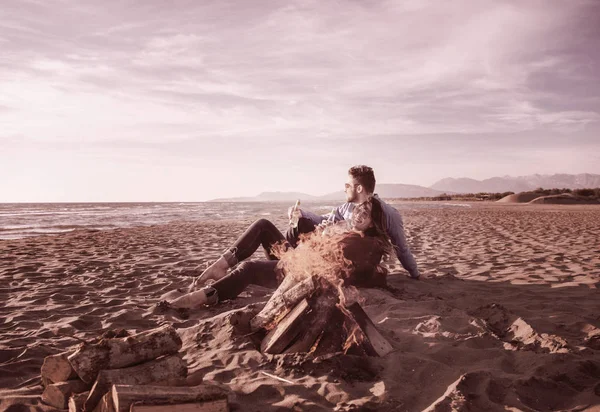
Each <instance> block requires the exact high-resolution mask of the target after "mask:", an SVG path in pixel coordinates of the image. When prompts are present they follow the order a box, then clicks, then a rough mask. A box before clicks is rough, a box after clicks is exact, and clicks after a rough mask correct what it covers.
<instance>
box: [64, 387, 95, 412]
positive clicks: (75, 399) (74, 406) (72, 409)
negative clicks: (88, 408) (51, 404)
mask: <svg viewBox="0 0 600 412" xmlns="http://www.w3.org/2000/svg"><path fill="white" fill-rule="evenodd" d="M89 394H90V393H89V392H81V393H74V394H73V395H71V397H70V398H69V412H81V411H82V410H83V404H84V403H85V400H86V399H87V397H88V396H89Z"/></svg>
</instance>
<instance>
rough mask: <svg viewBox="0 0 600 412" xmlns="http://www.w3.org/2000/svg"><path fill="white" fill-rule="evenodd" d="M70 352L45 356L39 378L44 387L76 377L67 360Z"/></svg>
mask: <svg viewBox="0 0 600 412" xmlns="http://www.w3.org/2000/svg"><path fill="white" fill-rule="evenodd" d="M70 354H71V352H63V353H57V354H56V355H50V356H46V357H45V358H44V363H43V364H42V370H41V376H42V383H43V384H44V386H46V385H47V384H50V383H58V382H65V381H68V380H70V379H74V378H76V377H77V374H76V373H75V370H73V367H72V366H71V363H70V362H69V360H68V359H67V358H68V357H69V355H70Z"/></svg>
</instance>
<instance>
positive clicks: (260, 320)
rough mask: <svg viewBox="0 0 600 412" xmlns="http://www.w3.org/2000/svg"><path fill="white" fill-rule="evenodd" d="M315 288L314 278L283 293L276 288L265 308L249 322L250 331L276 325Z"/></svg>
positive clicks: (280, 289)
mask: <svg viewBox="0 0 600 412" xmlns="http://www.w3.org/2000/svg"><path fill="white" fill-rule="evenodd" d="M286 279H287V277H286ZM316 288H317V281H316V279H315V277H314V276H311V277H308V278H306V279H304V280H303V281H301V282H299V283H297V284H295V285H294V286H293V287H291V288H289V289H288V290H285V291H283V290H284V288H277V290H276V291H275V292H274V293H273V296H271V299H269V301H268V302H267V304H266V305H265V307H264V308H263V309H262V310H261V311H260V312H259V313H258V315H256V316H255V317H254V318H253V319H252V320H251V321H250V327H251V328H252V330H259V329H261V328H268V327H269V326H271V325H272V324H275V323H277V322H278V321H279V320H280V319H282V318H283V317H284V316H285V315H286V314H287V313H288V312H289V311H290V310H292V309H293V308H294V306H296V305H297V304H298V302H300V301H301V300H302V299H304V298H306V297H309V296H310V295H311V294H312V293H313V292H314V291H315V290H316Z"/></svg>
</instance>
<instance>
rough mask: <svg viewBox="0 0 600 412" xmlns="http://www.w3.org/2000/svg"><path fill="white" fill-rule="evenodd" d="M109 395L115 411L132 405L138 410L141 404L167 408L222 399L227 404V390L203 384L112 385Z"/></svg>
mask: <svg viewBox="0 0 600 412" xmlns="http://www.w3.org/2000/svg"><path fill="white" fill-rule="evenodd" d="M111 395H112V402H113V406H114V409H115V411H116V412H127V411H129V410H130V408H131V406H132V405H135V408H136V410H140V409H139V408H140V407H141V406H148V407H150V406H152V407H154V406H162V407H164V408H167V407H170V406H171V405H173V404H178V405H185V404H198V405H202V404H203V403H205V402H213V401H224V402H225V405H227V392H226V391H225V390H224V389H221V388H219V387H216V386H212V385H205V384H202V385H198V386H185V387H172V386H140V385H113V387H112V390H111ZM165 410H171V409H165ZM177 410H179V409H177ZM198 410H204V409H198ZM207 410H211V409H207Z"/></svg>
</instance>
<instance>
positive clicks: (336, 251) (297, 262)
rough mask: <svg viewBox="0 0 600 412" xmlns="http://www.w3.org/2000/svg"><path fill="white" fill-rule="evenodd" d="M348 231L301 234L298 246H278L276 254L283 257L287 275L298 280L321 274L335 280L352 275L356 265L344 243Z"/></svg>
mask: <svg viewBox="0 0 600 412" xmlns="http://www.w3.org/2000/svg"><path fill="white" fill-rule="evenodd" d="M344 237H345V234H336V235H332V236H316V235H314V236H304V235H302V236H301V242H300V243H299V244H298V247H296V248H295V249H292V248H287V247H285V245H283V244H280V245H276V246H275V247H274V248H273V250H272V251H273V254H274V255H275V256H277V257H278V258H279V265H280V267H282V268H283V269H284V270H285V272H286V275H287V276H293V277H294V279H295V280H296V281H301V280H302V279H304V278H306V277H309V276H313V275H318V276H320V277H322V278H324V279H327V280H329V281H330V282H331V283H334V284H335V283H336V282H337V280H338V279H340V278H341V279H345V278H347V277H348V276H349V274H350V272H351V270H352V267H353V264H352V261H350V260H348V259H347V258H346V257H345V256H344V251H343V249H342V243H341V242H340V241H341V240H342V239H344Z"/></svg>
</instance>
